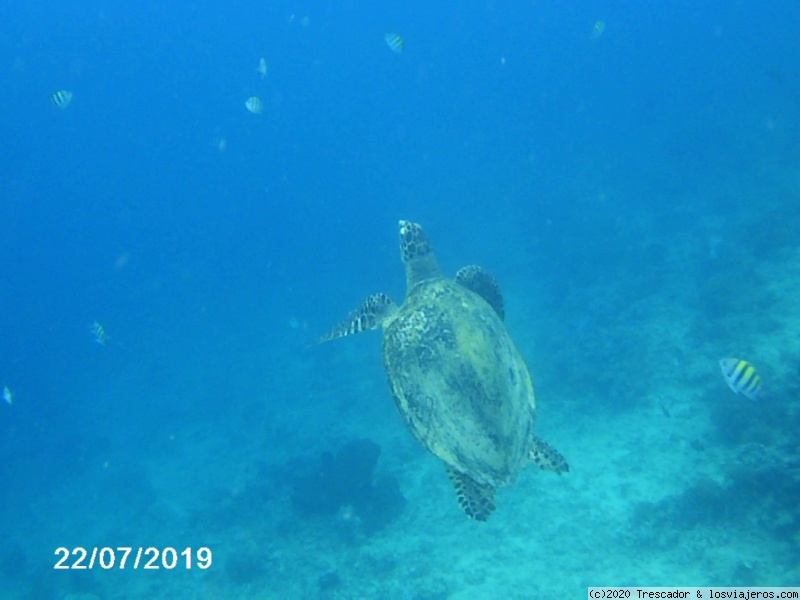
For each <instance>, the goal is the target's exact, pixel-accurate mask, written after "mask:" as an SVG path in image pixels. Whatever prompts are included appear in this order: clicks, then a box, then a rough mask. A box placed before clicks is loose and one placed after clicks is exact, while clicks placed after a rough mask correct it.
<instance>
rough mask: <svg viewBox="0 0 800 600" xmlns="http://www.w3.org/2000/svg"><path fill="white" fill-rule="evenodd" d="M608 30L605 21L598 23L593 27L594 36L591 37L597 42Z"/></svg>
mask: <svg viewBox="0 0 800 600" xmlns="http://www.w3.org/2000/svg"><path fill="white" fill-rule="evenodd" d="M605 30H606V24H605V21H597V22H596V23H595V24H594V26H592V35H591V36H590V37H591V38H592V39H593V40H596V39H597V38H599V37H600V36H601V35H603V32H605Z"/></svg>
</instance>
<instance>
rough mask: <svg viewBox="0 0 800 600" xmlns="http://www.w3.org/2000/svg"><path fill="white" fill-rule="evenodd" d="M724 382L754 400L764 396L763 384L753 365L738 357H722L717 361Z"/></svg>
mask: <svg viewBox="0 0 800 600" xmlns="http://www.w3.org/2000/svg"><path fill="white" fill-rule="evenodd" d="M719 366H720V368H721V369H722V376H723V377H724V378H725V383H727V384H728V387H729V388H731V389H732V390H733V392H734V393H736V394H741V395H742V396H744V397H745V398H749V399H750V400H753V401H756V400H758V399H759V398H760V397H763V396H764V386H763V385H762V383H761V377H759V376H758V373H756V370H755V367H753V365H751V364H750V363H749V362H747V361H746V360H739V359H738V358H723V359H722V360H720V361H719Z"/></svg>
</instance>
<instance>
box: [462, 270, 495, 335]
mask: <svg viewBox="0 0 800 600" xmlns="http://www.w3.org/2000/svg"><path fill="white" fill-rule="evenodd" d="M456 283H457V284H459V285H463V286H464V287H465V288H467V289H468V290H470V291H473V292H475V293H476V294H478V296H480V297H481V298H483V299H484V300H486V302H488V303H489V306H491V307H492V308H493V309H494V311H495V312H496V313H497V315H498V316H499V317H500V320H501V321H502V320H503V319H505V316H506V309H505V305H504V303H503V294H502V292H501V291H500V286H499V285H497V282H496V281H495V279H494V277H492V276H491V275H489V273H488V271H486V270H484V268H483V267H479V266H478V265H468V266H466V267H461V268H460V269H459V270H458V273H456Z"/></svg>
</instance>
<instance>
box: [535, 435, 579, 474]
mask: <svg viewBox="0 0 800 600" xmlns="http://www.w3.org/2000/svg"><path fill="white" fill-rule="evenodd" d="M528 459H529V460H530V461H531V462H532V463H533V464H535V465H536V466H537V467H539V468H540V469H541V470H542V471H553V472H555V473H557V474H558V475H561V474H562V473H567V472H568V471H569V465H568V464H567V461H566V459H565V458H564V457H563V456H562V455H561V453H560V452H559V451H558V450H556V449H555V448H553V447H552V446H551V445H550V444H548V443H547V442H545V441H543V440H540V439H539V438H538V437H537V438H534V440H533V446H532V447H531V449H530V451H529V452H528Z"/></svg>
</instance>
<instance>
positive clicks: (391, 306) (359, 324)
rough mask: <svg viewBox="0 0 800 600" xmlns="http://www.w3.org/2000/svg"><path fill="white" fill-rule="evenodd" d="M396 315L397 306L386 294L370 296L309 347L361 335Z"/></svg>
mask: <svg viewBox="0 0 800 600" xmlns="http://www.w3.org/2000/svg"><path fill="white" fill-rule="evenodd" d="M396 313H397V305H396V304H395V303H394V302H392V299H391V298H389V296H387V295H386V294H372V295H371V296H370V297H369V298H367V299H366V300H364V303H363V304H362V305H361V306H359V307H358V308H357V309H355V310H354V311H353V312H351V313H350V314H349V315H347V318H346V319H345V320H344V321H342V322H341V323H339V324H338V325H337V326H336V327H334V328H333V329H331V330H330V331H329V332H328V333H326V334H325V335H323V336H321V337H319V338H317V339H316V340H314V341H313V342H312V343H311V345H314V344H321V343H322V342H327V341H329V340H335V339H337V338H340V337H345V336H346V335H353V334H355V333H361V332H362V331H366V330H367V329H378V328H379V327H381V326H382V325H383V323H384V322H385V321H386V319H389V318H391V317H393V316H394V315H395V314H396Z"/></svg>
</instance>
